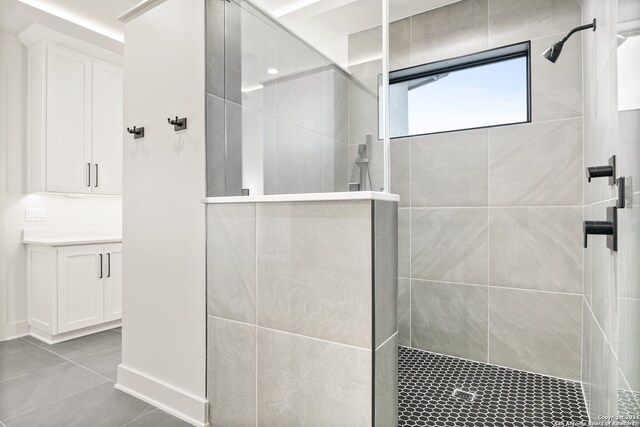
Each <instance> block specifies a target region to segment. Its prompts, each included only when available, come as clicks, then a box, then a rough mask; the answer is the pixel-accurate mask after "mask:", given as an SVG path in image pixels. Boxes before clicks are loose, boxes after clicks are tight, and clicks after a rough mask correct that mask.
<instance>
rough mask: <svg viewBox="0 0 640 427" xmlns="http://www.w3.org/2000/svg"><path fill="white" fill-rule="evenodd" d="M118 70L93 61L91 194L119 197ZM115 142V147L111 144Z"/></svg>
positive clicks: (120, 105) (120, 81)
mask: <svg viewBox="0 0 640 427" xmlns="http://www.w3.org/2000/svg"><path fill="white" fill-rule="evenodd" d="M122 87H123V72H122V68H120V67H116V66H115V65H111V64H107V63H105V62H100V61H93V121H92V123H93V138H92V140H93V168H94V169H93V177H92V181H91V185H92V187H93V192H94V193H98V194H122V134H123V131H122V130H123V128H124V126H123V123H122V120H123V102H124V100H123V92H122ZM114 141H118V143H117V144H116V143H114Z"/></svg>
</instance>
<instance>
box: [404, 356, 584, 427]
mask: <svg viewBox="0 0 640 427" xmlns="http://www.w3.org/2000/svg"><path fill="white" fill-rule="evenodd" d="M398 369H399V406H400V407H399V423H398V425H399V426H434V427H435V426H437V427H448V426H456V427H457V426H483V427H511V426H541V427H542V426H544V427H546V426H552V425H554V422H557V421H564V422H575V423H576V424H574V425H587V424H586V423H587V422H588V417H587V411H586V408H585V405H584V399H583V396H582V389H581V387H580V383H578V382H573V381H565V380H561V379H557V378H552V377H546V376H543V375H537V374H532V373H529V372H523V371H518V370H515V369H508V368H503V367H499V366H494V365H488V364H485V363H478V362H472V361H469V360H463V359H458V358H455V357H449V356H443V355H439V354H434V353H429V352H426V351H420V350H415V349H410V348H407V347H400V349H399V363H398ZM456 389H460V390H463V391H467V392H471V393H475V398H474V399H473V400H472V401H470V402H469V401H464V400H462V399H460V398H455V397H452V394H453V393H454V391H455V390H456ZM582 423H584V424H582ZM566 425H570V424H566Z"/></svg>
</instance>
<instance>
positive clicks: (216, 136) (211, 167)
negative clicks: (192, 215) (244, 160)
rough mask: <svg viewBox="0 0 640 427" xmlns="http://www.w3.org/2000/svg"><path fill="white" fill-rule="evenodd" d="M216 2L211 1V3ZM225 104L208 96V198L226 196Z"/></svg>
mask: <svg viewBox="0 0 640 427" xmlns="http://www.w3.org/2000/svg"><path fill="white" fill-rule="evenodd" d="M213 1H214V0H209V1H208V2H207V3H211V2H213ZM224 104H225V102H224V99H222V98H220V97H217V96H214V95H211V94H207V129H206V132H207V138H206V140H207V148H206V156H207V196H209V197H215V196H224V195H226V192H225V191H226V190H225V179H226V178H225V156H226V148H225V136H224V134H225V111H224V110H225V106H224Z"/></svg>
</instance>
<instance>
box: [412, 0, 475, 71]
mask: <svg viewBox="0 0 640 427" xmlns="http://www.w3.org/2000/svg"><path fill="white" fill-rule="evenodd" d="M487 2H488V0H466V1H461V2H455V3H453V4H450V5H447V6H443V7H439V8H437V9H433V10H429V11H427V12H424V13H421V14H418V15H413V16H412V17H411V65H419V64H424V63H427V62H433V61H439V60H442V59H449V58H454V57H457V56H462V55H467V54H470V53H475V52H478V51H482V50H485V49H487V47H488V37H487Z"/></svg>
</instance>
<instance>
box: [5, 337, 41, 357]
mask: <svg viewBox="0 0 640 427" xmlns="http://www.w3.org/2000/svg"><path fill="white" fill-rule="evenodd" d="M31 347H33V344H32V343H30V342H29V341H28V340H24V339H22V338H16V339H13V340H8V341H1V342H0V356H4V355H5V354H9V353H15V352H16V351H21V350H26V349H28V348H31Z"/></svg>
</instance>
